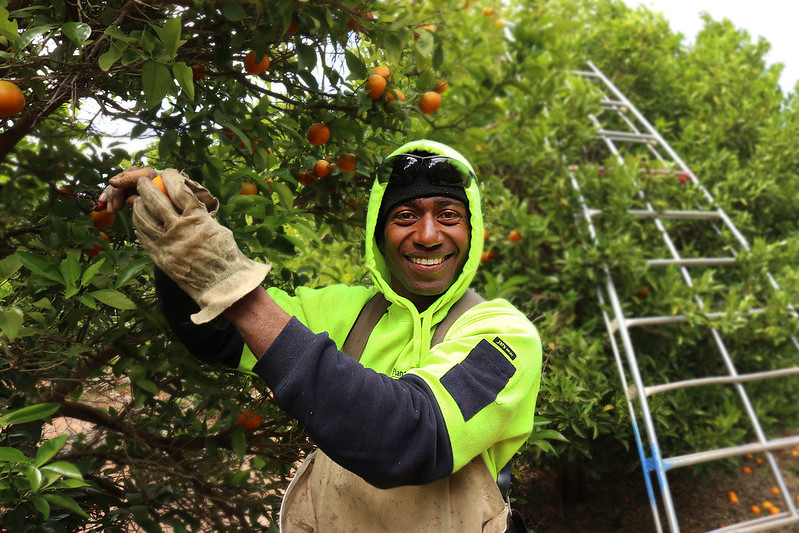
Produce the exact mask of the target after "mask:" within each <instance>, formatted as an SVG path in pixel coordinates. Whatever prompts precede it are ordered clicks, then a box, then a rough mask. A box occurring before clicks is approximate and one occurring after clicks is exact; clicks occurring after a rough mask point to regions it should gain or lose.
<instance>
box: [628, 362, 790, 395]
mask: <svg viewBox="0 0 799 533" xmlns="http://www.w3.org/2000/svg"><path fill="white" fill-rule="evenodd" d="M797 374H799V367H788V368H780V369H778V370H764V371H762V372H750V373H748V374H738V375H737V376H714V377H709V378H696V379H686V380H683V381H674V382H672V383H663V384H661V385H652V386H651V387H644V394H646V395H647V396H652V395H655V394H660V393H661V392H668V391H672V390H677V389H687V388H689V387H702V386H706V385H726V384H729V383H746V382H749V381H760V380H764V379H774V378H784V377H787V376H795V375H797ZM628 394H633V395H634V394H635V387H632V388H630V389H628Z"/></svg>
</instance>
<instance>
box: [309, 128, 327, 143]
mask: <svg viewBox="0 0 799 533" xmlns="http://www.w3.org/2000/svg"><path fill="white" fill-rule="evenodd" d="M329 140H330V128H328V127H327V126H325V125H324V124H322V123H321V122H317V123H316V124H313V125H312V126H311V127H310V128H308V142H310V143H311V144H313V145H314V146H319V145H320V144H325V143H326V142H327V141H329Z"/></svg>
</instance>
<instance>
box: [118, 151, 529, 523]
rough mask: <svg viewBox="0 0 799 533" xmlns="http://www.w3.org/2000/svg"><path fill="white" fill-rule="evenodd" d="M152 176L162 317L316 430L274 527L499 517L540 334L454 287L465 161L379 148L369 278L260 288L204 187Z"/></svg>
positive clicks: (469, 248) (477, 229) (469, 192)
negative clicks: (355, 283) (503, 476)
mask: <svg viewBox="0 0 799 533" xmlns="http://www.w3.org/2000/svg"><path fill="white" fill-rule="evenodd" d="M162 175H163V179H164V183H165V186H166V188H167V191H168V192H169V196H168V197H167V196H165V195H163V194H162V193H161V192H160V191H159V190H158V189H157V188H156V187H155V185H153V184H152V183H151V182H150V180H149V179H144V180H139V183H138V190H139V193H140V195H141V196H140V198H139V199H137V200H136V201H135V204H134V216H133V218H134V224H135V226H136V230H137V233H138V235H139V238H140V240H141V241H142V244H143V246H144V248H145V250H147V252H148V253H149V254H150V255H151V257H152V258H153V260H154V262H155V263H156V265H157V267H158V269H157V270H156V281H157V289H158V294H159V302H160V304H161V306H162V309H163V310H164V313H165V315H166V316H167V319H168V321H169V323H170V326H171V327H172V329H173V331H174V332H175V333H176V335H177V336H178V337H179V338H180V339H181V340H182V341H183V343H184V344H185V345H186V346H187V348H188V349H189V350H190V351H191V352H192V353H194V354H195V355H196V356H198V357H200V358H201V359H202V360H204V361H207V362H222V363H225V364H228V365H231V366H238V367H239V368H242V369H244V370H251V371H252V372H254V373H255V374H257V375H258V376H260V377H261V378H262V379H263V380H264V382H265V383H266V384H267V385H268V386H269V387H270V389H271V390H272V392H273V394H274V398H275V401H276V402H277V403H278V404H279V405H281V406H282V407H283V408H284V409H285V410H286V412H288V413H289V414H291V415H292V416H294V417H295V418H297V419H298V420H299V421H300V422H301V423H302V424H303V425H304V426H305V427H306V429H307V431H308V434H309V435H310V436H311V438H312V439H313V440H314V442H315V443H316V444H317V445H318V448H319V449H318V450H317V451H316V452H314V453H313V454H311V455H310V456H309V457H308V458H306V459H305V461H304V462H303V464H302V466H301V467H300V469H299V471H298V472H297V475H296V476H295V479H294V480H293V481H292V483H291V485H290V486H289V488H288V489H287V492H286V495H285V497H284V502H283V507H282V509H281V529H282V531H284V532H287V533H292V532H295V531H301V532H311V531H313V532H322V533H324V532H356V531H364V532H366V531H368V532H371V531H398V532H399V531H402V532H406V531H435V532H442V531H443V532H452V533H455V532H457V533H464V532H475V533H477V532H500V531H505V529H506V527H507V522H508V518H507V517H508V506H507V504H506V502H505V501H504V500H503V497H502V495H501V492H500V490H499V489H498V487H497V479H498V476H499V475H500V472H501V471H502V470H503V468H504V467H505V466H506V465H507V464H508V463H509V461H510V460H511V458H512V457H513V455H514V454H515V453H516V451H518V449H519V448H520V447H521V446H522V444H523V443H524V442H525V440H526V439H527V437H528V436H529V435H530V432H531V431H532V427H533V415H534V410H535V400H536V395H537V393H538V386H539V380H540V373H541V342H540V339H539V337H538V334H537V332H536V330H535V327H534V326H533V325H532V324H531V323H530V321H529V320H528V319H527V318H526V317H525V316H524V315H523V314H522V313H520V312H519V311H518V310H517V309H515V308H514V307H513V306H511V305H510V304H509V303H508V302H507V301H505V300H492V301H484V300H482V299H481V298H479V297H476V295H474V293H473V292H471V291H468V288H469V284H470V283H471V281H472V279H473V278H474V276H475V272H476V270H477V267H478V266H479V264H480V256H481V252H482V247H483V220H482V212H481V209H480V193H479V189H478V184H477V179H476V176H475V172H474V170H473V168H472V166H471V165H470V164H469V162H468V161H467V160H466V159H465V158H464V157H463V156H462V155H461V154H460V153H458V152H457V151H455V150H453V149H452V148H450V147H448V146H445V145H443V144H441V143H437V142H433V141H426V140H422V141H415V142H411V143H408V144H406V145H404V146H402V147H400V148H399V149H397V150H395V151H394V152H393V153H391V154H390V155H389V156H388V157H387V158H386V159H385V161H384V163H383V165H381V167H380V168H379V169H378V170H377V172H376V175H375V180H374V184H373V187H372V192H371V194H370V198H369V205H368V213H367V226H366V242H365V246H366V248H365V257H366V267H367V268H368V270H369V271H370V273H371V275H372V279H373V282H374V285H373V286H372V287H350V286H344V285H334V286H330V287H325V288H321V289H309V288H299V289H297V291H296V294H295V295H293V296H292V295H289V294H287V293H285V292H283V291H280V290H277V289H275V288H269V289H266V290H265V289H263V288H262V287H261V283H262V281H263V280H264V278H265V276H266V274H267V272H268V269H267V267H266V266H265V265H263V264H260V263H256V262H253V261H251V260H249V259H247V258H246V257H244V256H243V254H242V253H241V252H240V251H239V250H238V248H237V247H236V244H235V241H233V238H232V234H231V233H230V231H229V230H227V229H226V228H224V227H222V226H221V225H219V224H218V223H217V222H216V220H215V219H214V217H213V214H214V211H215V209H216V205H217V203H215V199H213V198H212V197H210V198H209V196H210V195H207V191H205V190H204V189H202V188H201V187H199V186H198V185H197V184H196V183H194V182H192V181H191V180H189V179H188V178H185V177H184V176H182V175H181V174H179V173H178V172H175V171H164V172H163V173H162ZM112 184H113V185H117V186H122V187H124V186H125V178H124V176H123V177H121V178H119V179H117V180H112ZM113 198H114V194H113V190H110V191H109V193H108V195H107V196H106V199H108V200H109V201H113ZM467 291H468V292H467ZM219 315H224V317H225V318H227V319H228V321H229V322H228V324H227V326H226V327H223V328H221V329H220V327H219V324H218V321H216V322H217V324H215V325H211V324H210V321H211V320H212V319H214V318H215V317H217V316H219ZM190 316H191V320H189V317H190ZM367 323H368V325H366V326H365V324H367Z"/></svg>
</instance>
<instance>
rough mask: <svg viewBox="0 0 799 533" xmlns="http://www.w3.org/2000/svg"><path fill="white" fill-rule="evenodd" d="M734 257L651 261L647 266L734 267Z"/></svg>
mask: <svg viewBox="0 0 799 533" xmlns="http://www.w3.org/2000/svg"><path fill="white" fill-rule="evenodd" d="M735 262H736V259H735V258H734V257H696V258H683V259H649V260H647V262H646V264H647V265H649V266H650V267H665V266H669V265H677V266H686V267H702V266H729V265H734V264H735Z"/></svg>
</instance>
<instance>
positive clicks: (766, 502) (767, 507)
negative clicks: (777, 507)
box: [763, 500, 774, 509]
mask: <svg viewBox="0 0 799 533" xmlns="http://www.w3.org/2000/svg"><path fill="white" fill-rule="evenodd" d="M772 507H774V504H773V503H771V502H770V501H768V500H766V501H764V502H763V509H771V508H772Z"/></svg>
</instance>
